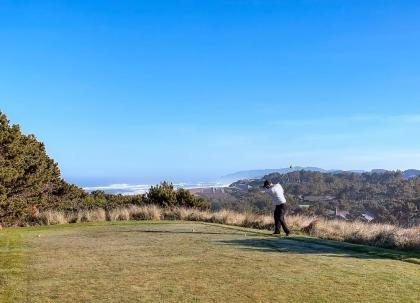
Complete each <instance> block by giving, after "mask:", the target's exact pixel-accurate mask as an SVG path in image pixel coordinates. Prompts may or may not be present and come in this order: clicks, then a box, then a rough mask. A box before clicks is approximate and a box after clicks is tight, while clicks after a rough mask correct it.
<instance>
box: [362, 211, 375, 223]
mask: <svg viewBox="0 0 420 303" xmlns="http://www.w3.org/2000/svg"><path fill="white" fill-rule="evenodd" d="M362 218H363V219H364V220H366V221H367V222H370V221H372V220H374V219H375V217H374V216H372V215H371V214H368V213H366V214H362Z"/></svg>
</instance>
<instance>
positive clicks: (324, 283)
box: [0, 222, 420, 303]
mask: <svg viewBox="0 0 420 303" xmlns="http://www.w3.org/2000/svg"><path fill="white" fill-rule="evenodd" d="M356 248H357V249H356ZM362 248H363V246H349V245H344V244H340V243H338V242H334V243H333V242H329V241H321V240H316V241H314V240H312V239H310V238H305V237H292V238H288V239H284V238H278V237H272V236H270V235H267V234H266V233H263V232H255V231H253V230H249V229H238V228H232V227H226V226H223V225H212V224H210V225H209V224H200V223H180V222H175V223H172V224H169V223H168V222H160V223H156V222H126V223H122V222H118V223H112V224H111V223H101V224H98V223H96V224H74V225H63V226H50V227H37V228H21V229H8V230H3V231H0V266H1V268H2V271H0V285H1V288H0V302H63V303H65V302H274V301H276V302H350V301H351V302H381V303H384V302H404V303H407V302H418V299H419V293H418V285H419V284H420V275H419V265H416V264H412V263H408V262H403V261H399V260H395V258H398V255H397V254H398V253H397V252H392V253H389V252H388V251H385V250H379V249H374V248H371V247H369V248H366V249H364V250H363V249H362ZM87 264H89V266H86V265H87Z"/></svg>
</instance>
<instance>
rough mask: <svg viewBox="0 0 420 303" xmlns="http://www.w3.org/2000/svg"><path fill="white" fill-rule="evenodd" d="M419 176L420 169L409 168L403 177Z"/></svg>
mask: <svg viewBox="0 0 420 303" xmlns="http://www.w3.org/2000/svg"><path fill="white" fill-rule="evenodd" d="M418 176H420V170H418V169H407V170H406V171H404V172H403V177H404V178H405V179H410V178H414V177H418Z"/></svg>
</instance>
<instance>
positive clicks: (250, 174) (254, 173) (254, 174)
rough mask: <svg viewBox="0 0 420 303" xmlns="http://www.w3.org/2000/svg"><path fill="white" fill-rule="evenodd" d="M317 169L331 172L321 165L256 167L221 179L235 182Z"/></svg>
mask: <svg viewBox="0 0 420 303" xmlns="http://www.w3.org/2000/svg"><path fill="white" fill-rule="evenodd" d="M300 170H304V171H317V172H329V171H327V170H325V169H322V168H319V167H301V166H296V167H293V168H271V169H255V170H243V171H238V172H236V173H232V174H228V175H225V176H223V177H221V178H220V179H221V181H228V182H235V181H238V180H241V179H258V178H262V177H264V176H266V175H269V174H272V173H280V174H287V173H291V172H294V171H300Z"/></svg>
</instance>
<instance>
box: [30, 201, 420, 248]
mask: <svg viewBox="0 0 420 303" xmlns="http://www.w3.org/2000/svg"><path fill="white" fill-rule="evenodd" d="M127 220H183V221H200V222H211V223H220V224H226V225H233V226H241V227H249V228H256V229H265V230H272V229H273V228H274V222H273V218H272V217H271V216H265V215H257V214H252V213H238V212H234V211H230V210H220V211H217V212H210V211H202V210H198V209H193V208H182V207H175V208H160V207H158V206H156V205H145V206H134V205H133V206H127V207H119V208H115V209H112V210H110V211H105V210H104V209H101V208H98V209H94V210H81V211H78V212H73V213H64V212H59V211H51V210H49V211H44V212H40V213H39V214H37V218H36V222H38V223H39V224H46V225H53V224H65V223H78V222H101V221H127ZM286 221H287V223H288V225H289V227H290V229H291V230H292V231H294V232H304V233H306V234H309V235H311V236H315V237H319V238H323V239H329V240H337V241H346V242H352V243H361V244H367V245H374V246H378V247H385V248H398V249H420V226H419V227H413V228H401V227H398V226H394V225H389V224H370V223H364V222H348V221H341V220H326V219H322V218H316V217H310V216H301V215H290V216H287V218H286Z"/></svg>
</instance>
